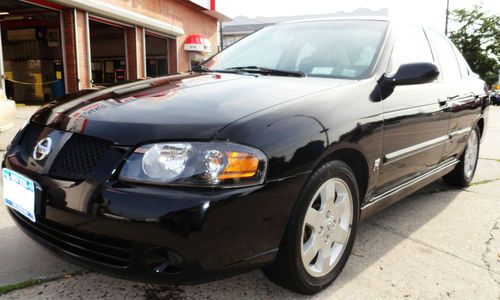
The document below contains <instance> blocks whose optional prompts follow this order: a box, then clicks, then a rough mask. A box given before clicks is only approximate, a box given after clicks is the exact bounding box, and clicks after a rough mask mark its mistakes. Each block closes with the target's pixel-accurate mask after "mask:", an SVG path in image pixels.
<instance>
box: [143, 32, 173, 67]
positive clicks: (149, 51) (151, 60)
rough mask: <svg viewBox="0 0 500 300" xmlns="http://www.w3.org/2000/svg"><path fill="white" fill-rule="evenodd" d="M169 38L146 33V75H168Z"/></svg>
mask: <svg viewBox="0 0 500 300" xmlns="http://www.w3.org/2000/svg"><path fill="white" fill-rule="evenodd" d="M168 43H169V39H168V38H166V37H160V36H156V35H152V34H148V33H146V75H147V77H158V76H165V75H168V69H169V67H168Z"/></svg>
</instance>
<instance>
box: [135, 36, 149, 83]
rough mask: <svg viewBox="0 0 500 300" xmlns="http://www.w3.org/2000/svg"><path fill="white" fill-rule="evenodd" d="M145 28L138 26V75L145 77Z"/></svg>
mask: <svg viewBox="0 0 500 300" xmlns="http://www.w3.org/2000/svg"><path fill="white" fill-rule="evenodd" d="M145 42H146V41H145V40H144V28H142V27H137V57H136V59H135V60H136V61H137V77H138V78H144V77H146V74H144V55H145V54H144V43H145Z"/></svg>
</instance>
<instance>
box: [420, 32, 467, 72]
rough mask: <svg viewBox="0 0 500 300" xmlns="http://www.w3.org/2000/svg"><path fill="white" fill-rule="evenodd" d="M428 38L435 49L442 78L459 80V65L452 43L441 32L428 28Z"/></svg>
mask: <svg viewBox="0 0 500 300" xmlns="http://www.w3.org/2000/svg"><path fill="white" fill-rule="evenodd" d="M428 35H429V38H430V40H431V42H432V44H433V45H434V48H435V50H436V54H437V58H438V60H439V71H440V72H441V75H442V76H443V79H444V80H460V78H461V75H460V67H459V66H458V62H457V58H456V56H455V51H453V47H452V44H451V43H450V42H449V41H448V39H447V38H445V37H444V36H442V35H441V34H439V33H437V32H435V31H432V30H429V31H428Z"/></svg>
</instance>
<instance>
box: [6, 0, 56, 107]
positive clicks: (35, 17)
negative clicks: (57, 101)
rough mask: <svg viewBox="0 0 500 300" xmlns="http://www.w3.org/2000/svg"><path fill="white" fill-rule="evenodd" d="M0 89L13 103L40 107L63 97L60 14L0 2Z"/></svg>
mask: <svg viewBox="0 0 500 300" xmlns="http://www.w3.org/2000/svg"><path fill="white" fill-rule="evenodd" d="M0 28H1V37H2V39H1V41H2V47H1V50H2V54H3V59H1V61H0V64H1V65H0V70H3V74H2V75H3V78H4V84H3V88H4V89H5V93H6V95H7V97H8V98H9V99H13V100H15V101H16V102H17V103H24V104H41V103H43V102H48V101H50V100H51V99H53V98H56V97H59V96H62V95H64V94H65V84H64V70H63V69H64V67H63V53H62V42H61V18H60V13H59V12H58V11H55V10H50V9H46V8H42V7H38V6H35V5H31V4H27V3H23V2H20V1H14V0H1V1H0Z"/></svg>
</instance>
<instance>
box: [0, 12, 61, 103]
mask: <svg viewBox="0 0 500 300" xmlns="http://www.w3.org/2000/svg"><path fill="white" fill-rule="evenodd" d="M59 22H61V24H60V26H59V30H61V33H60V36H61V52H62V59H63V72H64V92H65V93H68V91H69V89H68V67H67V66H66V37H65V35H66V34H65V32H64V17H63V13H62V12H61V11H60V12H59ZM0 51H2V50H1V49H0Z"/></svg>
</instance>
